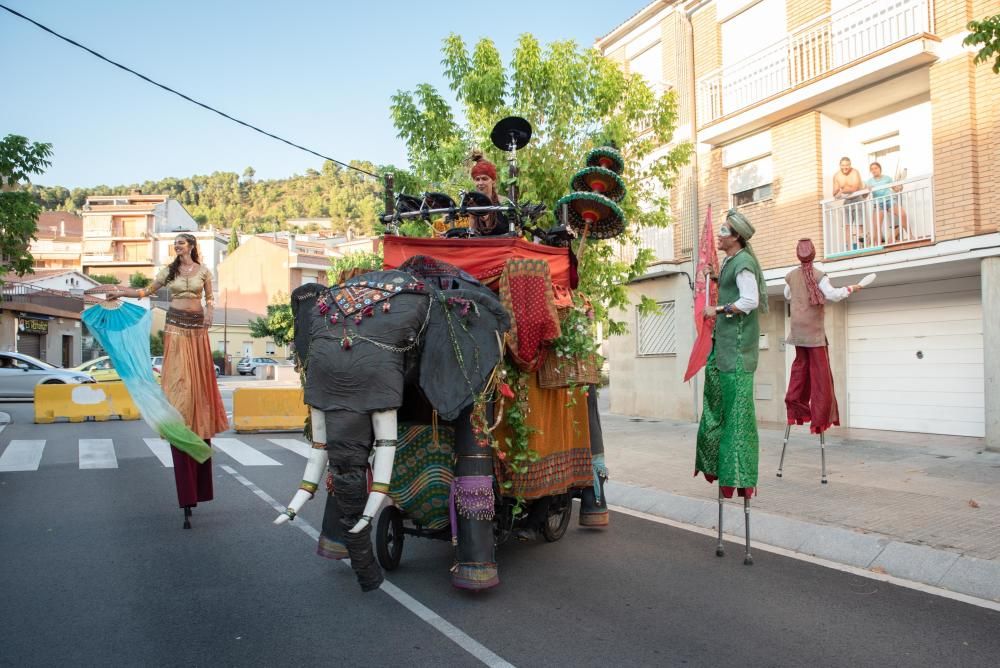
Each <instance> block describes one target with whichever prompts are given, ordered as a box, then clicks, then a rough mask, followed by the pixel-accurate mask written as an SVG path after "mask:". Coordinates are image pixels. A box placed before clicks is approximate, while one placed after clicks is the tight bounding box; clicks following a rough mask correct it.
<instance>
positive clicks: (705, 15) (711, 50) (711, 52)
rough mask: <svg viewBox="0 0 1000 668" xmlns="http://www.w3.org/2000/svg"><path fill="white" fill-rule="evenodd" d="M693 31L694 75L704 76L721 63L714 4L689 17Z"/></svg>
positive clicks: (718, 31)
mask: <svg viewBox="0 0 1000 668" xmlns="http://www.w3.org/2000/svg"><path fill="white" fill-rule="evenodd" d="M691 26H692V28H693V31H694V76H695V79H697V78H699V77H702V76H705V75H706V74H708V73H709V72H711V71H712V70H714V69H716V68H718V67H720V66H721V65H722V31H721V30H720V29H719V24H718V22H717V21H716V20H715V5H714V4H713V5H709V6H708V7H706V8H705V9H703V10H701V11H699V12H697V13H695V14H694V16H692V17H691Z"/></svg>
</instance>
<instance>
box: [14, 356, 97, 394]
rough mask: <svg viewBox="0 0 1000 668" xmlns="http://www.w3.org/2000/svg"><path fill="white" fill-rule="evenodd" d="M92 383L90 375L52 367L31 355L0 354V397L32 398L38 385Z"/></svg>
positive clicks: (92, 379) (92, 378)
mask: <svg viewBox="0 0 1000 668" xmlns="http://www.w3.org/2000/svg"><path fill="white" fill-rule="evenodd" d="M93 382H94V377H93V376H91V375H88V374H86V373H81V372H80V371H74V370H72V369H60V368H58V367H54V366H52V365H51V364H48V363H46V362H43V361H42V360H39V359H35V358H34V357H32V356H31V355H24V354H22V353H4V352H0V397H6V398H25V397H27V398H32V397H34V396H35V385H39V384H47V383H93Z"/></svg>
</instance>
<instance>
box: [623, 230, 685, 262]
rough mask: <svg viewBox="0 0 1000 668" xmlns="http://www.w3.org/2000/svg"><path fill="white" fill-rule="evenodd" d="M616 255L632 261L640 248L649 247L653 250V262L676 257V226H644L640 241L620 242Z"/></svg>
mask: <svg viewBox="0 0 1000 668" xmlns="http://www.w3.org/2000/svg"><path fill="white" fill-rule="evenodd" d="M617 246H618V247H617V249H616V253H615V254H616V256H617V257H618V259H619V260H621V261H622V262H628V263H632V262H634V261H635V256H636V253H637V252H638V250H639V249H640V248H649V249H652V251H653V262H662V261H665V260H673V259H674V228H673V226H670V227H643V228H641V229H640V230H639V242H638V243H628V242H623V243H618V244H617Z"/></svg>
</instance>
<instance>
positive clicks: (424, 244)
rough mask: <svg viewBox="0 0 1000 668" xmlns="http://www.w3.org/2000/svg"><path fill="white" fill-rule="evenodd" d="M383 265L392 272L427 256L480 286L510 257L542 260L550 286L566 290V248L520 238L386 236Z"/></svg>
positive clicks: (492, 280) (567, 266) (501, 269)
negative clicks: (460, 270) (472, 279)
mask: <svg viewBox="0 0 1000 668" xmlns="http://www.w3.org/2000/svg"><path fill="white" fill-rule="evenodd" d="M382 252H383V266H384V268H385V269H395V268H397V267H398V266H399V265H401V264H403V262H405V261H406V260H407V259H408V258H411V257H413V256H414V255H430V256H431V257H435V258H437V259H439V260H442V261H444V262H449V263H451V264H453V265H455V266H456V267H459V268H461V269H464V270H465V271H467V272H469V273H470V274H472V275H473V276H475V277H476V278H477V279H479V280H480V281H482V282H483V283H492V282H494V281H495V280H496V279H498V278H499V277H500V274H502V273H503V268H504V265H505V264H506V263H507V260H508V259H510V258H521V259H532V260H545V261H546V262H548V265H549V271H550V273H551V275H552V285H553V286H558V287H562V288H565V289H566V290H569V287H570V285H569V249H568V248H553V247H552V246H543V245H541V244H533V243H528V242H527V241H525V240H524V239H518V238H510V237H500V238H484V239H420V238H411V237H397V236H389V235H386V236H385V238H384V239H383V241H382Z"/></svg>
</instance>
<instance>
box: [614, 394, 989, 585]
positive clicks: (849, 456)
mask: <svg viewBox="0 0 1000 668" xmlns="http://www.w3.org/2000/svg"><path fill="white" fill-rule="evenodd" d="M600 405H601V407H602V410H601V421H602V426H603V429H604V441H605V448H606V454H605V457H606V461H607V464H608V468H609V470H610V472H611V480H610V481H609V483H608V489H607V494H608V500H609V502H610V503H611V504H612V505H617V506H621V507H625V508H630V509H632V510H638V511H642V512H646V513H649V514H653V515H658V516H662V517H666V518H668V519H671V520H675V521H678V522H685V523H688V524H693V525H697V526H701V527H704V528H711V529H715V528H716V522H717V518H718V507H717V502H716V495H717V490H716V488H715V486H714V485H710V484H708V483H707V482H706V481H705V479H704V477H701V476H699V477H698V478H695V477H694V476H693V475H692V474H693V471H694V449H695V436H696V434H697V429H698V425H697V424H693V423H688V422H673V421H670V420H657V419H653V418H635V417H632V418H630V417H626V416H622V415H615V414H612V413H609V412H607V401H606V399H605V397H602V400H601V401H600ZM783 435H784V425H781V424H761V425H760V472H759V482H758V485H759V488H758V495H757V496H755V497H754V498H753V501H752V503H751V509H752V515H751V529H752V533H751V538H752V539H753V540H754V541H759V542H762V543H767V544H770V545H774V546H776V547H782V548H785V549H789V550H793V551H796V552H801V553H805V554H810V555H814V556H817V557H821V558H823V559H827V560H829V561H834V562H837V563H842V564H847V565H851V566H855V567H859V568H865V569H870V570H872V571H874V572H877V573H886V574H889V575H893V576H896V577H900V578H903V579H907V580H913V581H916V582H922V583H925V584H929V585H933V586H935V587H941V588H943V589H948V590H951V591H955V592H958V593H962V594H967V595H970V596H976V597H979V598H984V599H990V600H993V601H1000V453H992V452H985V451H984V449H983V443H982V439H978V438H962V437H955V436H936V435H928V434H909V433H898V432H886V431H871V430H858V429H846V428H833V429H831V430H830V431H829V432H827V438H826V441H827V443H826V468H827V477H828V479H829V484H826V485H821V484H820V453H819V437H818V436H815V435H811V434H810V433H809V429H808V426H793V427H792V437H791V439H790V440H789V444H788V451H787V453H786V455H785V465H784V471H783V477H782V478H777V477H776V476H775V473H776V471H777V469H778V460H779V458H780V456H781V441H782V438H783ZM724 523H725V524H724V527H725V530H726V533H727V534H734V535H736V536H739V537H740V538H741V539H742V535H743V507H742V503H741V502H740V500H738V499H737V500H735V501H733V500H730V501H728V502H727V508H726V516H725V519H724ZM706 546H707V547H706V550H707V552H706V553H707V554H711V550H710V549H709V548H711V545H708V544H706Z"/></svg>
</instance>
